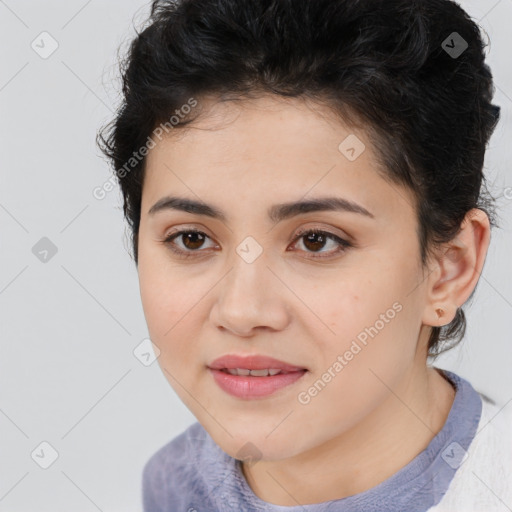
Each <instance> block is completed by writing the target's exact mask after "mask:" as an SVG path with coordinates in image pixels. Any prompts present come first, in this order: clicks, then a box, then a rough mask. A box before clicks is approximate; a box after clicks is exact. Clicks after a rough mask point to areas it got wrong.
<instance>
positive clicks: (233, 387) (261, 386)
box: [209, 368, 307, 399]
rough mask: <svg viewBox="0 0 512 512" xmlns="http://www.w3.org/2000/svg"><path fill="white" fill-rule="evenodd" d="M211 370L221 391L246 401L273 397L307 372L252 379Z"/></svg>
mask: <svg viewBox="0 0 512 512" xmlns="http://www.w3.org/2000/svg"><path fill="white" fill-rule="evenodd" d="M209 370H210V372H211V373H212V375H213V378H214V379H215V382H216V383H217V384H218V385H219V387H220V388H221V389H223V390H224V391H225V392H226V393H229V394H230V395H232V396H236V397H237V398H245V399H251V398H261V397H266V396H269V395H272V394H273V393H275V392H276V391H277V390H279V389H282V388H284V387H286V386H289V385H290V384H293V383H294V382H297V381H298V380H299V379H300V378H301V377H302V376H303V375H304V374H305V373H306V371H307V370H302V371H299V372H290V373H279V374H277V375H269V376H268V377H252V376H250V375H248V376H244V375H231V374H230V373H227V372H223V371H221V370H213V369H212V368H209Z"/></svg>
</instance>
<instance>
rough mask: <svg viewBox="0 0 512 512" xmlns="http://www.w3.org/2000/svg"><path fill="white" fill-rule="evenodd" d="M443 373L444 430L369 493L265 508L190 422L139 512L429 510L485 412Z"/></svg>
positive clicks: (158, 466)
mask: <svg viewBox="0 0 512 512" xmlns="http://www.w3.org/2000/svg"><path fill="white" fill-rule="evenodd" d="M440 371H441V372H442V373H443V374H444V375H445V376H446V377H447V378H448V379H449V380H450V381H451V382H452V383H453V385H454V387H455V389H456V393H455V399H454V402H453V404H452V407H451V409H450V413H449V415H448V418H447V420H446V422H445V424H444V426H443V428H442V430H441V431H440V432H439V433H438V434H437V435H436V436H435V437H434V438H433V439H432V441H431V442H430V443H429V445H428V446H427V448H426V449H425V450H423V451H422V452H421V453H420V454H419V455H417V456H416V457H415V458H414V459H413V460H412V461H411V462H409V464H407V465H406V466H404V467H403V468H402V469H400V470H399V471H398V472H397V473H395V474H394V475H392V476H390V477H389V478H388V479H387V480H385V481H384V482H381V483H380V484H379V485H376V486H375V487H372V488H371V489H368V490H366V491H364V492H361V493H359V494H355V495H353V496H349V497H346V498H342V499H339V500H334V501H324V502H322V503H318V504H313V505H297V506H290V507H285V506H280V505H273V504H270V503H267V502H265V501H263V500H261V499H260V498H258V497H257V496H256V495H255V494H254V492H253V491H252V489H251V488H250V487H249V485H248V484H247V481H246V480H245V477H244V475H243V473H242V470H241V462H240V461H239V460H237V459H234V458H232V457H230V456H229V455H227V454H226V453H225V452H223V451H222V450H221V448H220V447H219V446H218V445H217V444H216V443H215V442H214V441H213V439H212V438H211V437H210V436H209V434H208V433H207V432H206V431H205V430H204V428H203V427H202V426H201V425H200V424H199V423H194V424H193V425H191V426H190V427H189V428H188V429H187V430H185V431H184V432H183V433H182V434H180V435H179V436H177V437H176V438H174V439H173V440H172V441H170V442H169V443H167V444H166V445H165V446H163V447H162V448H160V449H159V450H158V451H157V452H156V453H155V454H154V455H153V456H152V457H151V458H150V459H149V460H148V462H147V463H146V465H145V466H144V470H143V478H142V485H143V489H142V491H143V503H144V512H215V511H236V512H244V511H246V512H249V511H250V512H252V511H258V510H265V511H273V512H278V511H280V512H327V511H337V512H361V511H364V512H387V511H389V512H401V511H403V512H411V511H412V510H414V511H415V512H422V511H427V510H428V509H429V508H430V507H432V506H434V505H436V504H437V503H438V502H439V501H440V500H441V498H442V496H443V495H444V494H445V492H446V490H447V489H448V485H449V484H450V482H451V480H452V478H453V476H454V474H455V472H456V471H457V468H458V467H459V466H460V462H461V461H462V457H463V455H464V453H465V452H464V450H467V449H468V447H469V445H470V443H471V441H472V440H473V437H474V436H475V433H476V430H477V427H478V422H479V420H480V416H481V413H482V399H481V395H480V394H479V393H478V392H477V391H475V389H474V388H473V387H472V386H471V384H470V383H469V382H468V381H467V380H465V379H463V378H462V377H459V376H458V375H456V374H454V373H452V372H450V371H448V370H440Z"/></svg>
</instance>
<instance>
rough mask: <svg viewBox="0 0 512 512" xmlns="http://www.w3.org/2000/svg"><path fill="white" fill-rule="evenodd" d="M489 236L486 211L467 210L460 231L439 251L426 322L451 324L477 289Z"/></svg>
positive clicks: (428, 289)
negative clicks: (460, 308)
mask: <svg viewBox="0 0 512 512" xmlns="http://www.w3.org/2000/svg"><path fill="white" fill-rule="evenodd" d="M489 239H490V223H489V218H488V216H487V214H486V213H485V212H484V211H482V210H480V209H477V208H474V209H472V210H471V211H469V212H468V213H467V214H466V217H465V218H464V221H463V222H462V224H461V228H460V230H459V232H458V233H457V235H456V236H455V237H454V238H453V239H452V240H450V242H447V243H446V244H444V245H443V246H442V247H441V248H440V249H439V251H438V255H437V256H436V258H435V262H434V264H435V265H436V266H438V268H437V269H436V271H434V272H431V274H430V276H429V279H427V286H428V288H427V303H426V308H425V314H424V318H423V323H424V324H426V325H431V326H436V327H440V326H442V325H446V324H449V323H450V322H451V321H452V320H453V318H454V317H455V315H456V313H457V309H458V308H459V307H460V306H462V305H463V304H464V303H465V302H466V300H467V299H468V298H469V297H470V295H471V293H472V292H473V290H474V289H475V287H476V285H477V283H478V279H479V277H480V274H481V272H482V268H483V265H484V262H485V257H486V254H487V249H488V247H489Z"/></svg>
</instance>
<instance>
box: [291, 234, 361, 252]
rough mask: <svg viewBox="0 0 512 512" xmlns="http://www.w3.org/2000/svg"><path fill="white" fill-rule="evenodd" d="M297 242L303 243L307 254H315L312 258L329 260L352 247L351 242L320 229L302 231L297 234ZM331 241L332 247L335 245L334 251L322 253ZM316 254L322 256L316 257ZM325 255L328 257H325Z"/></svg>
mask: <svg viewBox="0 0 512 512" xmlns="http://www.w3.org/2000/svg"><path fill="white" fill-rule="evenodd" d="M295 240H296V243H297V242H299V241H302V245H303V246H304V247H305V248H306V250H305V252H306V253H311V254H313V256H312V257H313V258H317V259H321V258H328V257H330V256H333V255H335V254H338V253H341V252H344V251H346V250H347V249H348V248H349V247H352V245H351V244H350V243H349V242H347V241H346V240H343V239H342V238H340V237H339V236H336V235H335V234H333V233H329V232H327V231H322V230H319V229H306V230H304V231H301V232H299V233H298V234H297V236H296V238H295ZM329 241H331V242H333V244H331V245H334V250H333V251H321V249H323V248H324V247H325V246H326V245H327V243H328V242H329ZM294 245H295V244H294ZM314 253H318V254H322V255H321V256H316V255H314ZM324 253H326V254H327V255H326V256H324V255H323V254H324Z"/></svg>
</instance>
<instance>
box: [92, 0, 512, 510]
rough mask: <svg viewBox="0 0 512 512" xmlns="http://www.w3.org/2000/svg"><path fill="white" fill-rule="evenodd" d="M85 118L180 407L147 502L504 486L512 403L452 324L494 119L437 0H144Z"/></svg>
mask: <svg viewBox="0 0 512 512" xmlns="http://www.w3.org/2000/svg"><path fill="white" fill-rule="evenodd" d="M124 64H125V65H124V68H123V79H124V88H123V93H124V98H123V99H124V101H123V104H122V106H121V107H120V109H119V111H118V113H117V116H116V118H115V119H114V121H113V122H112V124H111V125H110V126H109V127H108V128H107V133H105V134H104V135H101V136H100V144H101V146H102V148H103V150H104V152H105V153H106V154H107V155H108V156H109V157H110V158H111V162H112V165H113V167H114V168H115V169H116V172H117V177H118V180H119V184H120V187H121V190H122V192H123V197H124V213H125V216H126V219H127V221H128V223H129V225H130V227H131V230H132V242H133V244H132V246H133V255H134V260H135V263H136V265H137V269H138V273H139V280H140V289H141V298H142V304H143V308H144V313H145V317H146V321H147V324H148V329H149V332H150V336H151V340H152V342H153V343H154V345H155V347H156V349H157V352H158V354H159V357H158V360H159V364H160V366H161V368H162V371H163V373H164V375H165V376H166V378H167V379H168V381H169V383H170V384H171V386H172V387H173V388H174V390H175V391H176V393H177V394H178V395H179V397H180V398H181V399H182V400H183V402H184V403H185V404H186V406H187V407H188V408H189V409H190V410H191V412H192V413H193V414H194V415H195V416H196V418H197V420H198V422H197V423H195V424H194V425H192V426H191V427H190V428H188V429H187V430H186V431H185V432H184V433H182V434H181V435H180V436H178V437H177V438H175V439H173V440H171V441H170V442H169V443H168V444H167V445H166V446H164V447H162V448H161V449H160V450H159V451H158V452H157V453H155V454H154V455H153V456H152V457H151V459H150V460H149V461H148V463H147V464H146V466H145V468H144V475H143V484H144V489H143V492H144V496H143V499H144V507H145V511H146V512H157V511H158V512H159V511H162V512H163V511H171V510H172V511H175V510H176V511H177V510H183V511H186V510H189V511H194V510H197V511H198V512H199V511H203V510H208V511H212V510H237V511H240V510H289V511H295V510H297V511H298V510H301V511H304V510H308V511H315V512H316V511H326V510H340V511H341V510H343V511H356V510H358V511H359V510H365V511H372V510H375V511H377V510H378V511H379V512H382V511H383V510H390V511H391V510H392V511H395V512H396V511H402V510H403V511H408V512H410V511H411V510H415V511H426V510H432V511H447V510H450V511H451V512H453V511H454V510H459V511H460V510H464V511H469V510H472V511H476V510H486V511H489V510H502V508H499V507H503V504H507V503H508V505H509V506H512V495H511V491H510V488H511V486H510V485H509V483H508V482H507V480H506V479H507V478H508V476H507V475H510V472H511V467H512V447H511V445H510V440H509V438H510V435H509V433H508V434H507V429H508V432H510V427H511V425H512V419H511V411H510V407H509V408H508V409H507V408H501V407H498V405H496V404H494V403H493V402H492V401H491V400H489V399H488V398H486V397H484V396H483V395H482V394H481V393H478V392H477V391H476V390H475V389H474V388H473V387H472V386H471V384H470V383H469V382H468V381H467V380H465V379H463V378H461V377H460V376H458V375H456V374H454V373H453V372H449V371H446V370H441V369H438V368H435V367H433V366H429V365H428V364H427V357H428V356H436V355H437V354H439V353H440V352H442V351H444V350H447V349H449V348H451V347H452V346H454V345H455V344H456V343H458V342H459V341H460V340H461V339H462V336H463V334H464V328H465V315H464V312H463V309H462V306H463V305H464V304H465V303H466V302H467V301H468V300H469V299H470V298H471V296H472V294H473V292H474V289H475V287H476V285H477V282H478V279H479V276H480V273H481V271H482V268H483V265H484V261H485V257H486V254H487V249H488V246H489V240H490V229H491V226H492V225H494V216H493V204H492V201H491V200H490V199H489V196H488V195H487V194H486V193H485V179H484V176H483V174H482V167H483V162H484V154H485V148H486V144H487V142H488V140H489V138H490V136H491V134H492V132H493V130H494V128H495V126H496V124H497V122H498V119H499V107H497V106H495V105H492V104H491V103H490V102H491V98H492V92H493V84H492V75H491V72H490V70H489V68H488V66H487V65H486V64H485V63H484V54H483V44H482V41H481V37H480V32H479V29H478V27H477V26H476V25H475V23H474V22H473V21H472V20H471V19H470V18H469V16H468V15H467V13H465V12H464V11H463V10H462V9H461V8H460V7H459V6H458V5H457V4H456V3H455V2H452V1H449V0H428V1H423V2H416V1H410V0H391V1H390V0H387V1H385V2H384V1H370V0H360V1H348V0H314V1H313V0H293V1H291V0H266V1H261V2H254V1H249V0H182V1H176V2H172V1H164V0H156V1H155V2H153V5H152V11H151V17H150V20H149V24H148V26H147V27H146V28H145V29H144V30H143V31H142V32H141V33H140V34H138V36H137V38H136V39H135V40H134V41H133V43H132V45H131V47H130V51H129V53H128V55H127V59H126V61H125V63H124Z"/></svg>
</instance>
